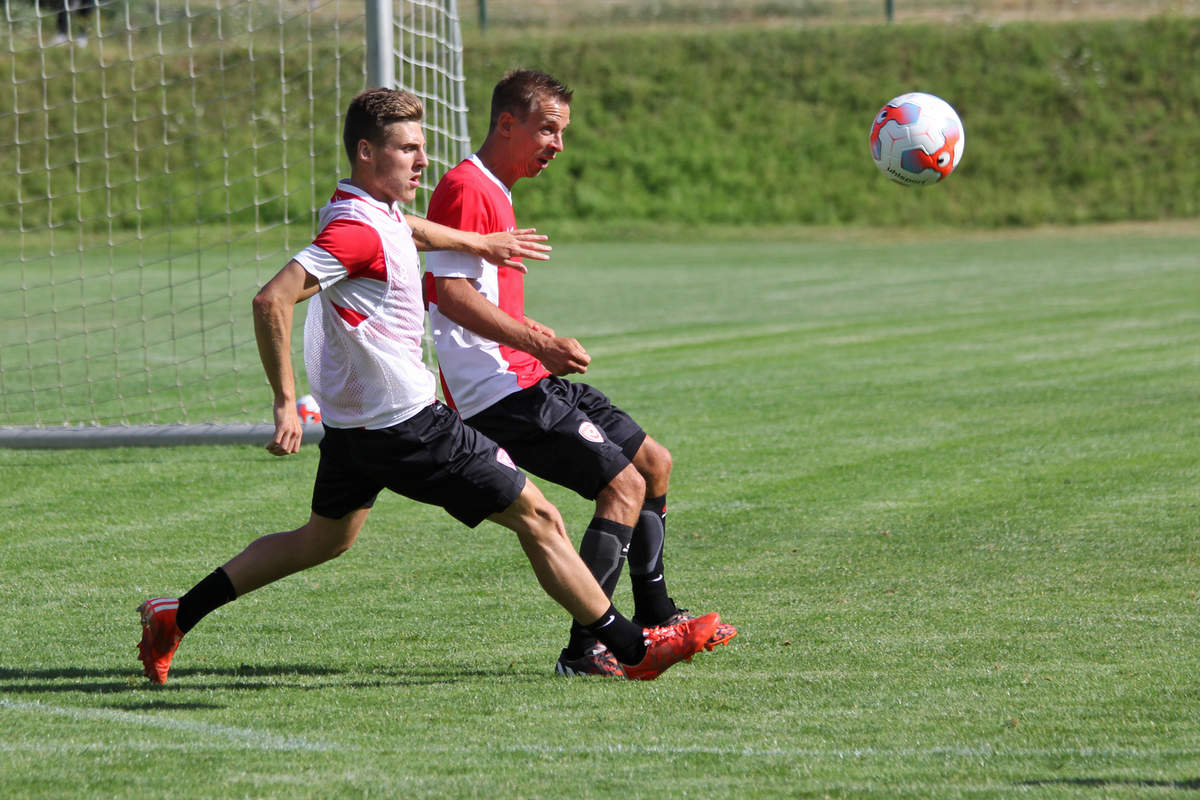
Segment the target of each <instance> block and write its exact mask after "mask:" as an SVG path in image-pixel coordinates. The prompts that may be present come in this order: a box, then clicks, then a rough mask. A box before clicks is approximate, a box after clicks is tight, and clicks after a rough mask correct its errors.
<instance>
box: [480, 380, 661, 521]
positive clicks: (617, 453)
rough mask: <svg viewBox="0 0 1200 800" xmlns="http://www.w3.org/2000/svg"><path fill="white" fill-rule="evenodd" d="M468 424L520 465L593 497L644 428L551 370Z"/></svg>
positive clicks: (624, 462)
mask: <svg viewBox="0 0 1200 800" xmlns="http://www.w3.org/2000/svg"><path fill="white" fill-rule="evenodd" d="M467 424H468V425H471V426H472V427H474V428H476V429H477V430H479V431H480V432H481V433H483V434H484V435H485V436H487V437H488V438H490V439H492V440H494V441H496V442H499V443H500V445H501V446H502V447H503V448H504V449H505V450H507V451H508V453H509V455H511V456H512V457H513V460H514V461H516V462H517V464H518V465H520V467H521V469H523V470H526V471H527V472H531V473H533V474H534V475H537V476H538V477H540V478H545V479H546V480H548V481H550V482H551V483H557V484H558V485H560V486H566V487H567V488H568V489H573V490H574V491H576V492H578V493H579V494H581V495H583V496H584V497H586V498H587V499H589V500H595V499H596V495H598V494H599V493H600V490H601V489H603V488H604V487H605V486H607V485H608V484H609V483H610V482H611V481H612V479H613V478H615V477H616V476H617V473H618V472H620V471H621V470H623V469H625V467H627V466H628V465H629V463H630V462H631V461H633V457H634V455H635V454H636V453H637V451H638V448H639V447H641V446H642V442H644V441H645V440H646V432H645V431H643V430H642V429H641V427H640V426H639V425H638V424H637V423H636V422H634V421H633V418H632V417H630V416H629V415H628V414H626V413H625V412H624V411H622V410H621V409H619V408H617V407H616V406H614V405H613V404H612V401H610V400H609V399H608V397H606V396H605V395H604V393H603V392H601V391H599V390H598V389H595V388H593V387H591V386H588V385H587V384H586V383H571V382H570V381H566V380H563V379H562V378H559V377H557V376H554V375H551V376H550V377H548V378H543V379H542V380H540V381H538V382H537V383H535V384H534V385H533V386H530V387H529V388H528V389H522V390H521V391H519V392H514V393H513V394H510V395H509V396H508V397H505V398H504V399H503V400H501V401H500V402H498V403H496V404H494V405H492V406H489V407H488V408H486V409H484V410H483V411H480V412H479V413H478V414H476V415H475V416H473V417H471V418H469V419H468V420H467Z"/></svg>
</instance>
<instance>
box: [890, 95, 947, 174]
mask: <svg viewBox="0 0 1200 800" xmlns="http://www.w3.org/2000/svg"><path fill="white" fill-rule="evenodd" d="M965 143H966V133H965V132H964V131H963V125H962V120H960V119H959V118H958V113H957V112H956V111H955V110H954V108H953V107H952V106H951V105H950V104H949V103H947V102H946V101H945V100H943V99H942V98H940V97H935V96H934V95H931V94H925V93H924V92H909V93H908V94H902V95H900V96H899V97H896V98H894V99H892V100H890V101H888V103H887V105H885V106H884V107H883V108H881V109H879V113H878V114H876V115H875V122H874V124H872V125H871V158H873V159H875V166H877V167H879V169H880V171H882V172H883V174H884V175H887V176H888V177H889V178H891V179H892V180H894V181H895V182H896V183H900V184H903V185H905V186H923V185H925V184H930V183H937V182H938V181H940V180H942V179H943V178H945V177H946V176H948V175H949V174H950V173H951V172H953V171H954V168H955V167H957V166H958V162H959V161H960V160H961V159H962V155H963V146H964V145H965Z"/></svg>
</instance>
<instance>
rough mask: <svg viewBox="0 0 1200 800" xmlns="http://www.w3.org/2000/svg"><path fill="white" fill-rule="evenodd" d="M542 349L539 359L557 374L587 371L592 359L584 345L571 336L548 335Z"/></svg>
mask: <svg viewBox="0 0 1200 800" xmlns="http://www.w3.org/2000/svg"><path fill="white" fill-rule="evenodd" d="M540 349H541V352H540V353H538V354H537V356H538V360H540V361H541V362H542V364H544V365H545V367H546V369H548V370H550V372H551V373H553V374H555V375H570V374H572V373H576V372H578V373H583V372H587V368H588V364H590V363H591V361H592V357H591V356H589V355H588V353H587V350H584V349H583V345H581V344H580V343H579V342H578V341H577V340H576V339H571V338H569V337H560V336H554V337H547V338H546V342H545V345H544V346H543V347H542V348H540Z"/></svg>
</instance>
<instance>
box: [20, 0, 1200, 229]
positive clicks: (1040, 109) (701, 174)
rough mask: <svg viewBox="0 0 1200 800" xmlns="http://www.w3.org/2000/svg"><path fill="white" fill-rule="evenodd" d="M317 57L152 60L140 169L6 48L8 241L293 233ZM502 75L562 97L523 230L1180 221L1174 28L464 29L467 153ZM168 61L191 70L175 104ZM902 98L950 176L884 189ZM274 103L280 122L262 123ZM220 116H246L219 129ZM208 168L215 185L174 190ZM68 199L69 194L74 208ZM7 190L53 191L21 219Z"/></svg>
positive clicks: (1198, 204) (325, 89) (1173, 22)
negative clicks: (542, 84) (262, 225)
mask: <svg viewBox="0 0 1200 800" xmlns="http://www.w3.org/2000/svg"><path fill="white" fill-rule="evenodd" d="M356 46H361V45H356ZM330 47H332V45H331V44H329V43H324V42H318V43H316V44H314V45H313V46H312V49H311V50H310V51H305V50H300V51H290V52H288V54H287V57H286V58H284V59H280V58H278V57H277V56H275V57H271V56H269V55H268V56H266V57H264V56H262V55H255V54H254V53H252V52H250V51H247V52H246V53H242V54H238V53H230V54H227V55H226V61H225V63H224V64H222V65H217V64H204V63H196V61H195V60H191V61H190V60H189V59H187V58H184V57H183V56H179V57H177V58H174V59H172V58H168V59H165V60H164V61H163V62H162V64H161V65H160V64H152V65H149V66H148V67H146V69H151V70H153V71H155V74H154V75H147V76H145V77H144V78H143V77H141V76H133V77H132V78H130V81H131V82H134V83H144V82H145V81H150V80H153V82H154V84H158V83H159V82H160V81H161V82H162V90H161V92H160V93H158V94H156V96H155V97H154V100H153V102H154V105H155V106H156V107H159V106H161V107H162V108H167V109H170V110H171V114H170V115H169V116H168V117H166V118H160V117H158V116H157V115H156V114H151V113H146V114H145V115H144V116H145V119H146V120H147V121H146V122H144V123H139V126H138V129H137V130H136V131H134V132H132V133H130V134H129V135H131V136H133V137H134V138H135V139H136V140H137V141H138V142H139V143H140V145H141V147H140V150H139V152H138V154H137V157H136V158H129V159H122V160H117V161H114V159H113V158H112V157H111V156H109V157H105V152H106V150H111V149H112V148H113V147H114V146H115V144H117V143H114V142H113V141H111V140H110V139H109V134H107V133H105V132H104V131H103V129H102V125H101V124H100V121H99V120H98V119H96V120H93V119H92V117H95V116H96V115H97V114H99V107H98V106H95V105H90V106H89V105H87V104H85V105H82V106H79V105H73V104H72V103H71V102H70V98H71V97H72V95H73V94H74V95H76V96H90V95H94V94H96V93H98V92H100V91H106V92H108V93H109V94H110V95H111V94H113V93H114V92H116V93H117V94H118V95H119V89H114V88H113V87H104V86H100V85H99V84H100V83H101V81H102V78H101V77H99V76H98V75H96V74H92V73H89V72H86V71H85V72H83V73H81V74H73V75H70V77H67V76H68V74H69V73H68V68H69V64H68V63H67V59H68V58H69V57H70V49H69V48H53V49H52V50H50V51H46V53H43V54H40V55H39V53H38V52H37V51H32V52H28V53H24V54H12V53H10V54H7V55H5V57H4V61H5V66H6V69H5V72H6V73H9V74H35V73H37V72H39V71H49V72H50V74H58V75H61V76H63V77H62V78H60V79H55V80H51V81H49V82H47V83H46V84H45V94H46V96H44V97H43V96H42V93H43V84H42V83H40V82H36V81H29V82H25V83H21V84H19V85H17V86H15V87H14V88H13V90H12V91H11V92H10V94H9V97H10V98H12V100H11V101H10V102H11V103H14V104H16V106H17V107H20V108H23V109H27V108H43V107H44V108H45V111H44V113H43V112H39V113H37V114H35V115H32V116H31V115H25V116H23V117H22V118H21V119H20V121H19V122H18V123H17V124H10V125H8V126H7V127H9V129H10V130H13V131H14V141H19V142H21V144H20V145H19V147H6V148H0V170H2V171H3V174H5V175H8V176H11V178H12V179H11V180H8V181H5V182H3V183H4V185H3V186H0V208H4V209H6V216H7V218H8V219H9V223H8V224H6V225H5V228H6V229H11V227H13V226H15V225H17V224H19V225H20V226H22V227H24V228H25V229H30V227H31V226H32V227H34V228H36V227H37V226H39V225H43V224H48V223H47V222H45V221H48V220H54V221H55V224H67V223H68V222H70V221H72V220H75V219H79V218H81V219H83V220H84V222H85V225H90V226H92V227H101V228H102V227H104V226H106V225H109V224H113V225H115V226H116V227H133V226H166V225H169V224H171V223H172V222H174V221H180V222H184V221H192V220H195V219H205V218H210V217H211V218H213V219H214V220H218V219H220V218H221V215H222V214H224V213H225V210H226V209H227V208H239V209H241V210H240V211H238V212H237V214H238V216H237V217H236V218H235V219H234V220H233V221H234V222H240V223H250V222H254V221H259V222H263V221H278V220H280V219H282V218H284V217H285V216H286V217H287V218H289V219H294V220H298V221H304V220H307V219H309V218H310V216H309V213H308V206H309V205H310V204H311V203H314V202H315V203H316V204H317V205H319V204H320V203H321V202H323V200H324V189H323V188H322V189H319V190H315V191H314V190H312V189H306V188H305V187H306V185H307V181H308V178H309V176H308V175H307V174H306V173H304V172H303V170H307V169H312V167H309V166H308V163H307V160H308V151H309V149H310V148H311V149H315V150H316V151H318V152H319V153H320V156H319V162H320V166H319V169H320V170H323V171H325V172H329V173H333V172H337V171H338V170H344V157H343V155H342V154H341V150H340V144H339V138H340V137H339V130H340V123H339V121H338V119H339V117H340V114H341V110H342V106H344V104H345V102H346V101H347V100H348V97H349V96H350V94H352V90H353V87H355V86H356V85H357V84H359V83H360V82H361V75H360V73H357V72H356V70H357V68H358V65H359V64H361V60H359V59H356V58H350V59H347V60H336V59H334V58H333V57H332V54H331V51H330V50H329V48H330ZM39 58H40V59H42V60H41V61H39ZM307 58H311V59H313V60H319V61H320V62H321V63H322V64H326V65H330V66H332V65H335V64H336V65H337V70H338V71H339V72H340V73H341V74H338V75H334V74H331V73H332V70H331V69H325V71H324V73H323V74H324V77H325V79H326V82H327V84H328V85H325V86H321V85H317V86H314V87H312V92H313V94H314V95H315V96H316V103H315V105H316V108H315V110H314V112H313V113H314V114H315V115H316V116H317V124H318V125H319V126H324V125H326V121H327V124H328V126H329V129H330V133H329V136H327V137H318V139H319V141H310V140H309V138H308V136H307V135H306V134H299V135H293V136H292V137H291V138H290V139H289V140H288V142H287V144H286V147H287V148H288V149H289V152H291V151H292V150H294V151H295V155H294V157H289V159H288V161H289V163H291V164H295V165H297V166H296V168H295V169H292V170H290V171H288V172H286V173H285V172H284V171H281V170H276V171H270V170H263V169H262V168H261V167H260V166H259V165H258V154H259V153H260V149H261V148H263V147H267V148H270V147H273V146H277V145H275V144H272V143H273V142H278V137H279V135H280V133H281V132H282V131H285V130H287V131H292V132H293V133H294V132H295V131H297V130H299V129H300V128H301V126H303V125H304V124H306V122H307V119H305V118H302V116H300V115H304V114H306V113H307V112H306V110H305V104H304V103H302V102H293V101H292V99H289V98H285V97H283V96H282V95H281V94H280V89H279V85H278V72H279V71H281V70H285V71H287V72H289V73H296V72H298V71H300V69H301V66H302V64H301V61H298V59H299V60H303V59H307ZM21 59H28V60H29V61H30V63H28V64H22V63H19V62H20V60H21ZM59 61H61V62H63V63H61V64H60V63H57V62H59ZM515 66H529V67H539V68H542V69H546V70H548V71H550V72H553V73H555V74H556V75H558V76H559V77H560V78H562V79H563V80H565V81H567V82H568V83H569V84H571V85H572V86H573V87H574V88H575V90H576V96H575V103H574V105H573V108H572V125H571V128H570V130H569V131H568V135H567V151H566V152H565V153H564V154H563V156H562V157H561V159H560V160H558V161H557V162H556V163H555V164H554V165H553V166H552V167H551V168H550V169H549V170H548V171H547V172H546V174H545V175H543V176H542V177H540V178H538V179H537V181H536V182H535V181H523V182H522V183H520V184H518V186H517V188H516V192H515V194H516V198H515V199H516V202H517V206H518V218H519V219H520V220H523V221H527V222H530V223H536V224H537V225H539V226H543V227H544V226H545V225H546V224H548V223H555V222H563V221H572V222H573V223H575V222H577V224H580V225H583V226H585V227H586V228H587V229H591V226H593V225H595V224H609V225H611V224H613V223H616V222H628V221H631V220H640V221H648V222H649V223H650V224H652V225H653V224H658V223H668V222H669V223H670V224H673V225H682V226H722V227H725V226H728V225H730V224H734V225H739V226H740V225H792V224H820V225H839V224H853V225H899V224H903V225H923V224H955V225H971V226H979V227H993V226H1007V225H1026V224H1036V223H1080V222H1099V221H1110V220H1126V219H1162V218H1184V217H1196V216H1200V168H1197V167H1196V166H1195V163H1196V159H1197V156H1198V154H1200V119H1198V116H1200V20H1197V19H1195V18H1190V19H1188V18H1159V19H1153V20H1149V21H1144V22H1089V23H1071V24H1014V25H1005V26H998V27H995V26H983V25H978V26H976V25H971V26H961V25H947V26H909V25H896V26H885V25H876V26H832V27H810V28H771V27H763V26H758V27H740V28H732V29H714V28H691V29H686V30H679V31H667V30H663V29H656V30H655V29H651V30H644V31H629V30H626V31H621V32H617V31H610V30H599V31H595V32H592V33H589V34H588V35H586V36H585V35H582V34H580V33H577V32H576V33H567V34H563V33H558V34H555V33H539V34H531V35H521V36H517V35H514V34H511V33H489V34H487V35H484V36H480V35H477V34H476V35H472V36H469V37H468V40H467V42H466V73H467V81H468V83H467V94H468V103H469V105H470V107H471V109H472V117H471V126H472V139H473V141H474V142H476V143H478V142H479V141H480V140H481V139H482V136H483V134H484V131H485V128H486V125H487V111H488V102H489V97H490V90H491V86H492V85H493V83H494V82H495V81H496V79H497V78H498V77H499V76H500V75H501V74H502V73H503V72H504V71H505V70H507V69H509V68H512V67H515ZM218 67H219V68H218ZM160 70H161V74H158V73H159V71H160ZM189 70H190V71H192V72H193V73H194V74H199V75H202V76H210V75H211V76H212V77H211V79H205V80H200V81H198V82H197V83H196V86H197V87H198V88H197V89H196V90H195V93H193V90H192V88H191V87H192V82H191V81H189V80H184V75H185V74H186V73H187V72H188V71H189ZM89 81H90V82H93V83H95V84H97V85H89ZM335 86H336V87H337V88H336V89H335V88H334V87H335ZM913 90H921V91H928V92H932V93H934V94H938V95H941V96H942V97H945V98H946V99H947V100H949V101H950V102H951V103H952V104H954V105H955V106H956V108H957V109H958V111H959V113H960V115H961V116H962V119H963V123H964V125H965V128H966V136H967V141H966V154H965V156H964V159H963V162H962V164H961V166H960V167H959V171H958V172H957V173H956V174H955V175H954V176H952V177H951V178H950V179H949V180H948V181H947V182H945V183H944V184H941V185H938V186H934V187H927V188H920V189H908V188H904V187H900V186H897V185H894V184H892V183H890V182H889V181H887V180H886V179H884V178H883V176H882V175H880V174H879V173H878V171H877V170H876V169H875V167H874V165H873V164H872V162H871V159H870V157H869V155H868V152H867V131H868V129H869V127H870V124H871V121H872V119H873V117H874V115H875V113H876V111H877V110H878V109H879V107H880V106H881V105H882V104H883V103H884V102H885V101H886V100H888V99H889V98H891V97H892V96H894V95H897V94H900V93H902V92H906V91H913ZM206 92H209V94H205V93H206ZM222 98H223V99H222ZM117 100H118V101H119V100H120V97H119V96H118V97H117ZM142 102H145V101H142ZM12 108H13V106H12V105H10V106H9V107H8V108H7V109H6V108H3V107H0V116H7V117H9V118H11V111H12ZM289 108H296V109H300V111H299V112H297V113H291V112H289V113H283V111H282V110H283V109H289ZM147 111H149V110H147ZM230 115H234V116H245V115H250V116H251V117H252V118H253V119H254V120H255V124H254V126H253V127H251V128H248V129H247V128H243V129H242V130H240V131H238V132H235V133H231V132H230V131H229V130H227V129H226V128H225V127H224V121H225V120H227V119H228V118H229V117H230ZM73 130H82V131H86V132H84V133H80V134H72V133H71V131H73ZM47 137H48V138H47ZM179 141H183V142H185V143H186V150H187V155H186V161H185V162H184V163H180V164H172V163H169V162H168V159H167V157H166V155H165V151H163V150H161V148H160V145H161V144H163V143H166V142H179ZM18 150H20V154H19V155H18V152H17V151H18ZM223 153H224V154H229V155H230V156H231V157H232V164H231V165H227V164H226V163H225V162H224V161H223V159H222V154H223ZM43 161H49V162H52V163H56V164H59V165H61V166H59V167H56V168H55V169H54V170H53V171H52V173H51V175H50V177H49V178H47V177H46V175H45V174H44V173H42V172H40V171H39V170H38V169H37V167H38V164H39V163H41V162H43ZM276 163H278V161H276ZM135 174H137V175H138V176H139V178H140V180H141V183H140V184H135V183H134V182H133V181H132V178H133V176H134V175H135ZM222 177H224V181H225V184H224V185H222V184H221V182H220V181H221V179H222ZM214 178H215V179H216V180H217V181H218V186H221V189H220V190H219V191H212V190H211V189H209V190H203V191H201V190H199V189H196V188H193V186H196V187H199V186H205V185H208V186H211V181H212V180H213V179H214ZM326 181H327V178H325V177H322V178H321V179H320V180H319V181H318V183H319V184H320V185H321V187H324V185H325V182H326ZM206 182H207V183H206ZM48 186H49V188H50V190H51V191H50V192H49V193H48V192H47V188H48ZM18 187H19V189H18ZM73 187H79V188H80V189H82V190H83V191H82V194H80V195H78V196H77V197H75V196H71V195H70V194H69V192H71V191H72V188H73ZM18 190H19V191H21V193H22V196H23V197H25V198H29V197H38V196H45V195H47V194H50V195H54V196H55V197H56V198H57V199H46V200H45V201H44V202H43V203H41V204H40V205H39V204H38V203H34V204H32V205H30V204H24V205H21V206H20V207H19V213H18V210H17V209H18V203H17V202H16V199H17V198H16V194H15V193H16V192H17V191H18ZM164 197H165V198H169V200H168V201H165V202H164V201H162V200H161V199H160V198H164ZM120 207H138V208H139V209H140V210H139V211H138V212H137V213H133V214H128V215H126V216H124V217H121V218H118V219H116V220H115V221H110V220H109V218H108V216H107V214H108V209H109V208H120ZM18 216H20V217H21V219H20V220H19V223H18V222H17V221H16V218H17V217H18ZM39 220H43V222H39Z"/></svg>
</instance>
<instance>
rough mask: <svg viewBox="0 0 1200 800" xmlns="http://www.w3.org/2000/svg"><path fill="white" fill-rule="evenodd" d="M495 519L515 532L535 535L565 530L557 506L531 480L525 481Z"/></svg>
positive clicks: (557, 533) (558, 532)
mask: <svg viewBox="0 0 1200 800" xmlns="http://www.w3.org/2000/svg"><path fill="white" fill-rule="evenodd" d="M497 521H498V522H500V523H501V524H502V525H506V526H507V527H509V528H512V529H513V530H515V531H516V532H517V533H520V534H532V535H533V536H535V537H537V536H554V535H559V534H561V533H564V532H565V530H566V526H565V524H564V523H563V518H562V514H561V513H559V510H558V508H557V507H556V506H555V505H554V504H553V503H551V502H550V501H549V500H547V499H546V496H545V495H544V494H542V492H541V490H540V489H538V488H537V486H535V485H534V484H533V482H532V481H526V482H525V488H524V489H522V490H521V494H520V495H519V496H518V497H517V499H516V500H514V501H513V503H512V505H510V506H509V507H508V508H507V509H505V510H504V511H503V512H502V513H501V514H500V515H498V517H497Z"/></svg>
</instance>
